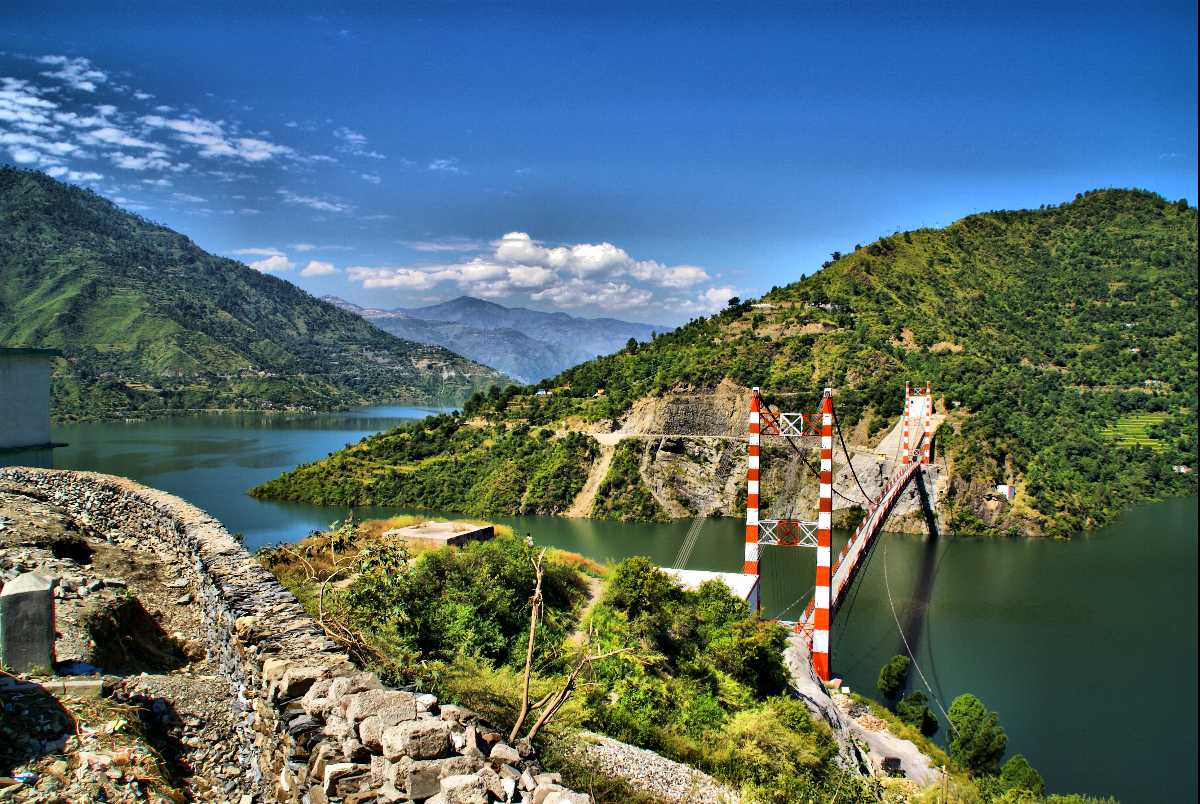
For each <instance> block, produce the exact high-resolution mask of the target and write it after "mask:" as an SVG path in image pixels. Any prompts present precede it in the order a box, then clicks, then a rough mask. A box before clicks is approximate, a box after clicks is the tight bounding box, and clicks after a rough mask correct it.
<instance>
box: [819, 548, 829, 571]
mask: <svg viewBox="0 0 1200 804" xmlns="http://www.w3.org/2000/svg"><path fill="white" fill-rule="evenodd" d="M817 566H818V567H828V566H829V548H828V547H818V548H817Z"/></svg>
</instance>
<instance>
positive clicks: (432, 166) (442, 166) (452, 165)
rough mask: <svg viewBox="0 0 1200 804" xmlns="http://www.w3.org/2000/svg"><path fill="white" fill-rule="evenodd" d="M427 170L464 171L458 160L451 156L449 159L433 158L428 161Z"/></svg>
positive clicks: (443, 171) (442, 171) (441, 171)
mask: <svg viewBox="0 0 1200 804" xmlns="http://www.w3.org/2000/svg"><path fill="white" fill-rule="evenodd" d="M428 169H429V170H432V171H436V172H439V173H465V172H466V171H464V170H463V169H462V168H461V167H459V165H458V160H457V159H455V158H453V157H451V158H449V159H434V160H433V161H432V162H430V163H429V166H428Z"/></svg>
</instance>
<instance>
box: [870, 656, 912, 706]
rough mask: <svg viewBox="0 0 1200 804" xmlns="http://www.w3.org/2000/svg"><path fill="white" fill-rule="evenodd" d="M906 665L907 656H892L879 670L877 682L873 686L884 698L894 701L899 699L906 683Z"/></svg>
mask: <svg viewBox="0 0 1200 804" xmlns="http://www.w3.org/2000/svg"><path fill="white" fill-rule="evenodd" d="M908 665H909V662H908V657H907V656H893V657H892V658H890V659H888V662H887V664H885V665H884V666H883V668H882V669H880V671H879V680H878V681H876V682H875V686H876V687H878V688H879V691H880V692H881V693H883V697H884V698H887V699H888V700H889V701H894V700H896V699H897V698H899V697H900V693H901V692H903V691H904V684H905V682H906V681H908Z"/></svg>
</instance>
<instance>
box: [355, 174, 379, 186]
mask: <svg viewBox="0 0 1200 804" xmlns="http://www.w3.org/2000/svg"><path fill="white" fill-rule="evenodd" d="M359 175H360V176H361V177H362V180H363V181H369V182H371V184H379V183H380V182H381V181H383V179H381V178H380V177H379V176H376V175H375V174H374V173H360V174H359Z"/></svg>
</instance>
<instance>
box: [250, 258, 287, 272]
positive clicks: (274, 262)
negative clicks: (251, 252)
mask: <svg viewBox="0 0 1200 804" xmlns="http://www.w3.org/2000/svg"><path fill="white" fill-rule="evenodd" d="M250 267H251V268H253V269H254V270H256V271H262V272H263V273H264V274H269V273H282V272H284V271H290V270H292V269H293V268H295V267H296V263H294V262H292V261H291V260H289V259H288V258H287V257H286V256H285V255H283V254H273V255H271V256H270V257H265V258H263V259H261V260H255V261H254V262H252V263H250Z"/></svg>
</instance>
